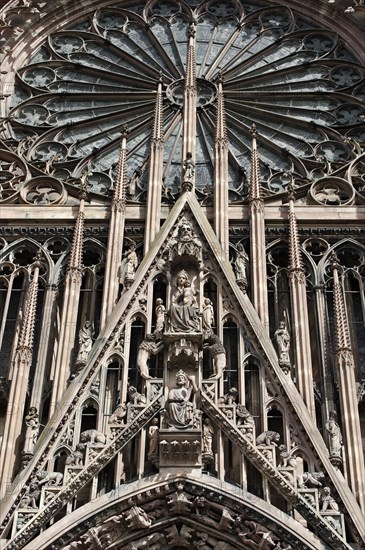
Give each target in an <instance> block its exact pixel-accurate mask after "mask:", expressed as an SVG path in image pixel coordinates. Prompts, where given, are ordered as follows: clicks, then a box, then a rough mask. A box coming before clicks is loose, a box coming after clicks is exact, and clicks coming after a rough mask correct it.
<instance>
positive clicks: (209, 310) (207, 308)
mask: <svg viewBox="0 0 365 550" xmlns="http://www.w3.org/2000/svg"><path fill="white" fill-rule="evenodd" d="M213 324H214V309H213V304H212V301H211V300H209V298H204V304H203V323H202V327H203V330H204V331H206V332H208V333H211V332H212V326H213Z"/></svg>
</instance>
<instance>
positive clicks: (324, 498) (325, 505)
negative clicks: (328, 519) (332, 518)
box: [321, 487, 339, 512]
mask: <svg viewBox="0 0 365 550" xmlns="http://www.w3.org/2000/svg"><path fill="white" fill-rule="evenodd" d="M321 504H322V507H321V512H327V510H332V511H333V512H338V511H339V507H338V504H337V502H336V501H335V499H334V498H333V496H332V495H331V489H330V488H329V487H323V489H322V494H321Z"/></svg>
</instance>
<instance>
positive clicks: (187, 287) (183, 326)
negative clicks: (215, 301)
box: [169, 270, 200, 332]
mask: <svg viewBox="0 0 365 550" xmlns="http://www.w3.org/2000/svg"><path fill="white" fill-rule="evenodd" d="M171 302H172V304H171V307H170V311H169V318H170V330H171V332H198V331H199V329H200V323H199V318H198V315H197V304H196V299H195V293H194V291H193V289H192V287H191V281H190V280H189V276H188V274H187V272H186V271H184V270H182V271H180V272H179V273H178V274H177V277H176V286H175V290H174V292H173V294H172V298H171Z"/></svg>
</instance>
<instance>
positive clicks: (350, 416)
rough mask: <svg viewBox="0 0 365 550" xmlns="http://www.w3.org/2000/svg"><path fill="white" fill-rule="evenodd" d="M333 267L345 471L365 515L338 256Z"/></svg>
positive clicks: (364, 472)
mask: <svg viewBox="0 0 365 550" xmlns="http://www.w3.org/2000/svg"><path fill="white" fill-rule="evenodd" d="M332 267H333V309H334V319H335V337H336V367H337V377H338V378H337V379H338V387H339V394H340V406H341V421H342V427H343V429H344V434H343V436H344V445H345V450H346V464H345V470H346V477H347V481H348V484H349V485H350V487H351V489H352V491H353V492H354V494H355V496H356V498H357V500H358V502H359V505H360V507H361V510H362V512H363V513H365V465H364V454H363V450H362V439H361V429H360V419H359V410H358V402H357V396H356V381H355V364H354V357H353V353H352V348H351V339H350V332H349V327H348V324H347V317H346V310H345V303H344V297H343V294H342V289H341V284H340V280H339V274H338V271H339V264H338V262H337V258H336V256H333V258H332Z"/></svg>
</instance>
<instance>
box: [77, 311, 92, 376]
mask: <svg viewBox="0 0 365 550" xmlns="http://www.w3.org/2000/svg"><path fill="white" fill-rule="evenodd" d="M93 334H94V331H93V325H92V322H91V321H85V323H84V326H83V327H82V329H80V331H79V353H78V355H77V359H76V364H83V365H85V364H86V363H87V360H88V357H89V353H90V351H91V348H92V345H93V340H92V337H93Z"/></svg>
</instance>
